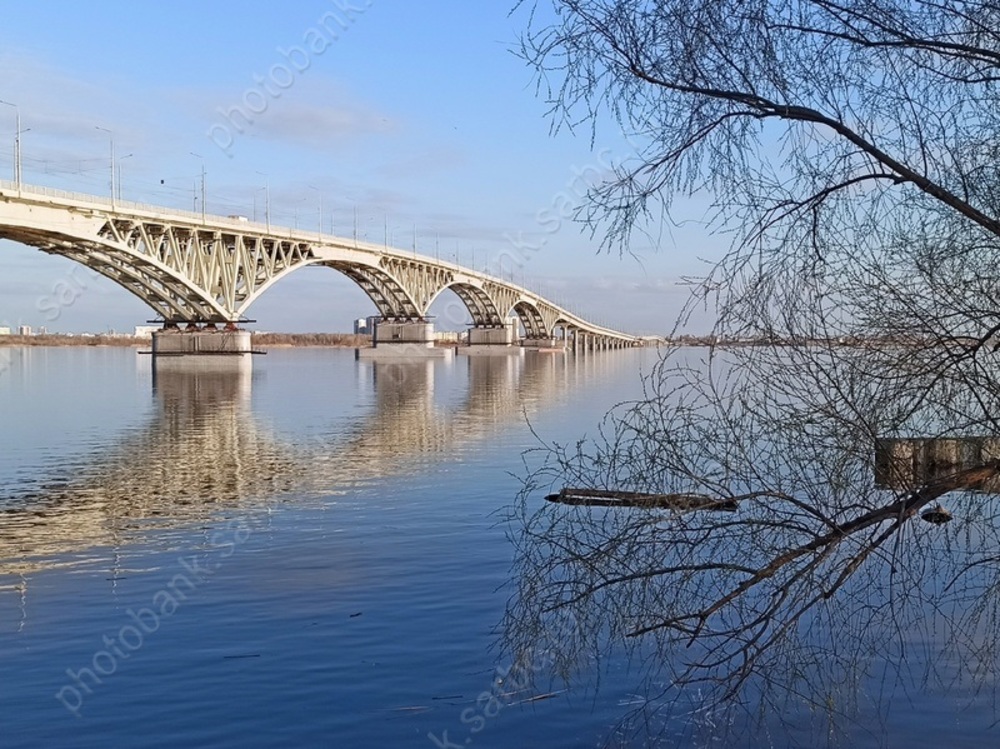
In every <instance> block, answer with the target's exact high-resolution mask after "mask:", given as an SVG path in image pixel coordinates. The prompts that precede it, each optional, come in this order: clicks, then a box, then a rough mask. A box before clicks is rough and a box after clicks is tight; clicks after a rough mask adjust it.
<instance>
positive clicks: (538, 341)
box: [521, 336, 565, 351]
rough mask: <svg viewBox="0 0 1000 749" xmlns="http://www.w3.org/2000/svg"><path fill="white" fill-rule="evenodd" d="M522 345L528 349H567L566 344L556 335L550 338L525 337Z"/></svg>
mask: <svg viewBox="0 0 1000 749" xmlns="http://www.w3.org/2000/svg"><path fill="white" fill-rule="evenodd" d="M521 346H522V347H524V348H526V349H534V350H535V351H539V350H543V349H545V350H551V349H560V350H563V349H565V345H564V344H563V342H562V341H560V340H559V339H558V338H556V337H554V336H553V337H548V338H524V339H522V340H521Z"/></svg>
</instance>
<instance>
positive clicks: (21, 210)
mask: <svg viewBox="0 0 1000 749" xmlns="http://www.w3.org/2000/svg"><path fill="white" fill-rule="evenodd" d="M0 238H3V239H9V240H12V241H15V242H19V243H22V244H25V245H28V246H31V247H36V248H38V249H40V250H42V251H44V252H48V253H51V254H55V255H62V256H64V257H68V258H70V259H71V260H75V261H76V262H79V263H82V264H83V265H86V266H87V267H89V268H92V269H93V270H95V271H96V272H98V273H100V274H102V275H103V276H106V277H107V278H109V279H111V280H112V281H114V282H115V283H117V284H119V285H121V286H122V287H124V288H125V289H127V290H128V291H130V292H132V293H133V294H135V295H136V296H138V297H139V298H140V299H142V300H143V301H144V302H146V304H148V305H149V306H150V307H152V308H153V310H155V312H156V315H157V316H158V317H159V318H161V319H162V320H163V323H164V327H165V328H166V329H174V328H177V327H180V326H184V327H186V328H188V329H191V330H194V329H196V328H197V327H198V326H201V325H207V326H209V327H210V328H214V326H215V325H218V324H222V325H223V326H225V327H228V328H229V329H233V328H234V327H235V326H236V325H237V324H238V323H239V322H240V321H243V320H245V319H246V314H247V311H248V309H249V308H250V306H251V305H252V304H253V303H254V302H255V301H256V300H257V299H258V298H260V296H261V295H262V294H264V293H265V292H266V291H267V290H268V289H269V288H270V287H271V286H272V285H274V284H275V283H277V282H278V281H280V280H281V279H282V278H284V277H285V276H287V275H288V274H290V273H292V272H294V271H296V270H299V269H300V268H305V267H307V266H314V265H318V266H324V267H327V268H332V269H334V270H337V271H339V272H341V273H342V274H344V275H345V276H347V277H348V278H350V279H351V280H352V281H354V282H355V283H356V284H357V285H358V286H360V287H361V289H362V290H364V292H365V293H366V294H367V295H368V296H369V297H370V298H371V300H372V302H373V303H374V304H375V307H376V308H377V310H378V316H379V319H380V322H379V323H378V329H377V330H376V337H375V340H376V346H377V345H379V344H380V343H390V344H391V343H393V342H399V343H423V344H427V345H428V346H429V345H430V343H429V341H430V340H431V337H432V325H431V322H430V316H429V309H430V307H431V305H432V304H433V303H434V300H435V299H437V298H438V296H439V295H440V294H441V293H442V292H443V291H445V290H446V289H451V290H452V291H453V292H454V293H455V294H456V295H457V296H458V298H459V299H461V300H462V302H463V304H464V305H465V307H466V308H467V309H468V312H469V315H470V316H471V318H472V324H471V328H470V330H469V343H470V344H480V345H509V344H511V343H513V342H514V340H513V337H514V334H513V333H512V332H511V327H510V326H509V325H508V319H512V320H513V319H514V316H516V319H517V320H518V321H519V323H520V324H519V326H518V327H519V328H520V331H521V332H520V339H521V340H520V343H521V345H522V346H529V347H539V348H541V347H556V346H560V347H561V346H566V347H570V348H572V349H573V350H594V349H611V348H624V347H630V346H639V345H642V343H643V341H642V339H641V338H639V337H638V336H633V335H628V334H626V333H622V332H619V331H616V330H612V329H610V328H606V327H603V326H600V325H595V324H593V323H591V322H588V321H587V320H584V319H583V318H581V317H579V316H578V315H576V314H574V313H572V312H570V311H569V310H566V309H564V308H562V307H560V306H559V305H557V304H554V303H553V302H551V301H549V300H547V299H544V298H542V297H541V296H539V295H538V294H535V293H534V292H532V291H530V290H528V289H526V288H524V287H521V286H518V285H516V284H514V283H513V282H510V281H505V280H503V279H501V278H497V277H495V276H491V275H487V274H485V273H478V272H476V271H473V270H470V269H468V268H464V267H462V266H460V265H458V264H456V263H450V262H447V261H442V260H438V259H434V258H430V257H426V256H423V255H418V254H416V252H406V251H403V250H399V249H394V248H390V247H385V246H381V245H377V244H372V243H368V242H359V241H357V239H346V238H343V237H336V236H331V235H325V234H321V233H319V232H315V231H314V232H307V231H302V230H298V229H290V228H285V227H278V226H272V225H270V222H268V223H267V224H260V223H257V222H251V221H248V220H247V219H246V218H244V217H242V216H228V217H226V216H212V215H206V214H203V213H193V212H188V211H182V210H175V209H170V208H163V207H158V206H152V205H145V204H141V203H133V202H127V201H122V200H116V199H115V198H114V197H98V196H93V195H83V194H77V193H67V192H62V191H59V190H52V189H49V188H44V187H37V186H27V185H23V184H20V185H19V184H15V183H10V182H3V181H0Z"/></svg>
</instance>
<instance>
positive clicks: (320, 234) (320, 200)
mask: <svg viewBox="0 0 1000 749" xmlns="http://www.w3.org/2000/svg"><path fill="white" fill-rule="evenodd" d="M307 187H308V188H309V189H310V190H315V191H316V192H317V193H319V237H320V239H322V238H323V191H322V190H320V189H319V188H318V187H313V186H312V185H307Z"/></svg>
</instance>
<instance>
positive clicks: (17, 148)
mask: <svg viewBox="0 0 1000 749" xmlns="http://www.w3.org/2000/svg"><path fill="white" fill-rule="evenodd" d="M0 104H6V105H7V106H8V107H14V185H15V186H16V187H17V189H18V190H20V189H21V133H26V132H28V131H27V130H21V108H20V107H19V106H17V104H12V103H11V102H9V101H3V100H0ZM29 129H30V128H29Z"/></svg>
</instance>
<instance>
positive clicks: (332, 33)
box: [0, 0, 721, 333]
mask: <svg viewBox="0 0 1000 749" xmlns="http://www.w3.org/2000/svg"><path fill="white" fill-rule="evenodd" d="M508 10H509V8H508V7H507V4H506V3H503V2H493V3H479V2H458V0H428V1H427V2H421V3H413V2H404V1H403V0H370V1H369V0H339V2H338V1H337V0H296V1H295V2H286V3H280V4H270V3H269V4H263V3H260V4H253V5H249V4H245V3H230V2H226V3H221V2H219V3H207V2H198V3H195V2H190V1H189V0H180V1H179V2H173V3H170V4H165V3H162V4H161V3H134V2H128V3H126V2H101V3H69V2H54V3H33V4H32V3H17V4H9V5H8V7H5V9H4V19H3V22H2V24H0V100H4V101H9V102H13V103H15V104H17V105H18V107H19V110H20V113H21V118H22V127H23V128H28V129H29V132H26V133H24V134H23V138H22V143H23V156H24V158H23V165H24V167H23V168H24V179H25V181H26V182H28V183H32V184H42V185H47V186H52V187H59V188H63V189H67V190H77V191H81V192H88V193H95V194H108V192H109V190H110V165H109V161H110V159H109V156H110V154H109V151H110V137H109V134H108V133H107V132H105V131H102V130H99V129H98V128H106V129H108V130H111V131H113V133H114V140H115V149H116V154H117V157H118V166H119V168H120V170H121V175H122V180H121V188H122V193H123V197H124V198H126V199H129V200H139V201H143V202H148V203H155V204H159V205H168V206H175V207H182V208H191V207H193V205H194V204H195V199H196V197H197V195H198V193H199V189H198V188H197V183H198V181H199V179H200V173H201V170H202V167H203V166H204V169H205V172H206V184H207V194H208V199H207V206H208V210H209V211H210V212H213V213H220V214H234V213H239V214H244V215H248V216H249V215H251V214H253V212H254V210H255V208H256V211H257V214H258V216H259V217H261V218H263V212H264V202H265V195H266V193H268V192H269V194H270V201H271V220H272V223H273V224H283V225H288V226H293V225H298V226H300V227H316V226H318V223H319V219H320V204H321V202H322V209H323V224H324V229H325V230H327V231H329V230H331V227H332V229H333V230H334V231H335V232H336V233H338V234H341V235H345V236H349V235H350V234H351V233H352V232H353V230H354V216H355V213H356V214H357V216H358V220H357V224H358V232H359V235H361V237H362V238H368V239H370V240H372V241H382V239H383V237H384V235H385V234H386V233H388V234H389V238H390V242H391V243H392V244H394V245H397V246H401V247H405V248H410V247H411V246H412V245H413V244H414V240H415V241H416V245H417V250H418V252H422V253H424V254H428V255H432V256H433V255H435V254H439V255H440V256H441V257H447V258H449V259H455V258H456V257H457V259H458V260H459V262H461V263H463V264H466V265H472V263H473V259H475V266H476V267H477V268H478V269H481V270H482V269H487V270H489V271H491V272H497V258H498V257H500V256H506V257H508V258H509V257H510V256H511V255H514V254H520V255H523V256H526V257H527V260H526V261H525V262H522V263H519V264H517V266H518V267H515V268H513V269H512V268H511V267H510V265H509V264H508V265H507V266H505V267H504V271H503V272H504V273H505V274H509V273H510V272H512V271H513V273H514V274H515V275H514V277H515V280H517V281H518V282H522V280H523V282H524V283H525V285H528V286H530V287H532V288H536V289H539V290H540V291H541V292H542V293H543V294H545V295H547V296H549V297H551V298H553V299H555V300H557V301H562V302H564V303H566V304H567V305H568V306H570V307H571V308H573V309H574V310H576V311H578V312H579V313H580V314H583V315H585V316H587V317H589V318H591V319H594V320H595V321H597V322H603V323H604V324H607V325H611V326H614V327H616V328H620V329H623V330H628V331H630V332H636V333H657V332H666V331H667V330H669V328H670V327H671V325H672V322H673V319H674V317H675V316H676V314H677V312H678V311H679V309H680V306H681V304H682V303H683V301H684V299H685V298H686V291H685V290H684V288H683V287H682V286H680V285H679V281H680V279H681V277H682V276H686V275H687V276H690V275H693V274H698V273H699V272H704V264H703V263H702V262H701V260H700V258H715V257H718V256H719V254H720V250H721V245H720V244H719V240H718V239H716V238H713V237H712V236H710V235H709V234H708V233H707V232H706V231H705V230H704V229H703V228H702V225H701V218H702V216H701V211H702V209H701V208H700V207H699V206H698V204H697V203H690V204H689V205H690V206H691V211H690V214H691V215H690V216H680V217H679V218H681V219H684V220H685V221H684V222H683V225H682V226H681V227H680V228H678V227H671V229H670V231H664V232H663V233H662V234H661V235H660V237H659V238H658V239H657V240H655V241H654V240H640V242H644V243H637V244H636V245H635V246H633V247H631V248H630V250H631V251H632V252H633V253H634V254H635V255H636V256H638V258H639V260H636V259H635V258H633V257H619V256H618V255H617V254H607V253H603V254H599V253H598V252H597V249H598V242H597V241H596V240H593V239H591V238H590V237H589V235H588V234H586V233H582V232H581V229H580V227H579V226H578V225H575V224H574V223H573V222H571V221H555V220H553V216H555V215H557V214H558V209H559V208H561V207H562V206H563V205H565V204H566V203H567V202H568V201H571V200H572V201H576V200H578V197H579V195H580V193H581V191H582V181H581V178H580V177H579V175H580V174H581V173H582V174H586V175H595V174H598V173H599V172H600V170H601V168H602V164H605V163H607V160H608V159H609V158H613V159H621V158H624V157H627V156H628V154H629V147H628V144H627V142H626V140H625V139H624V138H622V137H621V135H620V133H618V132H617V131H616V129H615V128H614V127H613V126H608V127H605V128H603V129H602V131H600V132H598V135H597V138H596V140H595V141H594V142H593V143H591V139H590V132H589V130H587V131H586V132H582V133H579V134H577V135H574V134H572V133H568V132H562V133H559V134H557V135H552V134H551V133H550V127H549V124H550V123H549V121H548V119H547V118H546V114H545V113H546V108H547V106H546V103H545V102H544V101H543V100H542V99H540V98H539V97H538V96H536V90H535V85H534V78H533V75H532V71H531V70H529V69H528V68H527V67H526V65H525V64H524V63H523V61H521V60H519V59H518V58H517V57H516V56H515V55H514V54H512V51H511V50H512V49H513V48H514V47H515V46H516V40H517V37H518V35H519V33H520V32H521V30H522V29H523V26H524V24H525V23H526V16H525V14H524V13H516V14H514V15H511V16H508ZM334 37H336V38H334ZM275 66H278V68H276V67H275ZM286 71H290V73H291V74H290V75H289V74H288V73H287V72H286ZM234 108H236V109H239V110H240V111H241V112H242V115H241V114H240V113H239V112H237V111H236V109H234ZM14 130H15V128H14V109H13V108H12V107H6V106H0V174H2V175H3V176H4V177H5V178H8V179H9V178H10V175H11V173H12V162H13V139H14ZM192 154H197V156H195V155H192ZM161 181H162V182H161ZM265 187H266V189H265ZM675 218H677V216H675ZM331 222H332V224H331ZM516 242H521V243H522V247H523V246H529V247H532V248H537V249H532V250H530V251H524V250H523V249H522V250H521V251H517V248H516V247H515V246H514V244H513V243H516ZM60 284H71V285H72V287H73V288H74V289H76V290H77V293H75V294H74V295H73V296H72V304H69V305H65V306H61V307H60V308H59V310H58V317H57V318H56V319H52V314H53V313H52V312H51V311H50V310H51V305H50V304H45V300H46V299H49V298H51V297H52V295H53V292H54V290H55V289H57V288H65V287H64V286H59V285H60ZM448 301H449V300H448V299H447V298H446V297H442V300H441V301H440V302H439V304H441V305H446V304H448ZM451 301H452V302H453V301H454V300H451ZM43 310H46V311H43ZM374 311H375V310H374V305H372V304H371V302H370V301H369V300H368V299H367V297H365V295H364V294H363V293H362V292H361V291H360V290H358V289H357V288H355V287H354V286H353V284H352V283H351V282H350V281H348V280H347V279H346V278H344V277H342V276H340V275H339V274H337V273H336V272H334V271H330V270H327V269H321V268H313V269H304V270H303V271H300V272H298V273H295V274H292V275H291V276H290V277H288V278H287V279H286V280H284V281H283V282H282V283H280V284H278V285H276V286H275V287H274V288H273V289H272V290H271V291H270V292H269V293H268V294H267V295H265V296H264V297H263V298H262V299H261V300H260V301H259V302H257V304H256V305H255V306H254V307H253V308H252V309H251V315H252V316H253V317H254V318H255V319H256V320H257V321H258V324H257V327H258V328H261V329H268V330H288V331H314V330H328V331H335V330H347V329H349V326H350V321H351V319H352V318H354V317H361V316H365V315H368V314H373V313H374ZM432 311H437V312H439V313H440V310H432ZM150 317H151V310H149V308H147V307H146V306H145V305H144V304H143V303H142V302H140V301H139V300H137V299H135V298H134V297H132V296H131V295H130V294H129V293H128V292H126V291H124V290H122V289H119V288H117V287H116V286H115V285H114V284H112V283H111V282H109V281H107V280H103V279H94V278H93V277H91V276H90V274H89V273H88V272H87V271H85V270H83V269H82V268H79V267H77V266H75V265H74V264H73V263H72V262H70V261H67V260H64V259H61V258H57V257H50V256H48V255H45V254H44V253H41V252H38V251H37V250H33V249H30V248H26V247H23V246H20V245H16V244H13V243H11V242H7V241H0V324H2V323H4V322H6V323H10V324H18V323H23V324H30V325H36V326H37V325H47V326H48V327H49V328H50V329H52V330H62V331H84V330H105V329H107V328H115V329H118V330H129V329H131V327H132V326H133V325H135V324H141V323H143V322H145V321H146V320H147V319H148V318H150ZM692 327H693V328H694V329H696V330H697V329H701V330H705V329H707V327H708V322H707V320H706V319H702V320H699V321H696V322H695V324H694V325H693V326H692Z"/></svg>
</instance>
